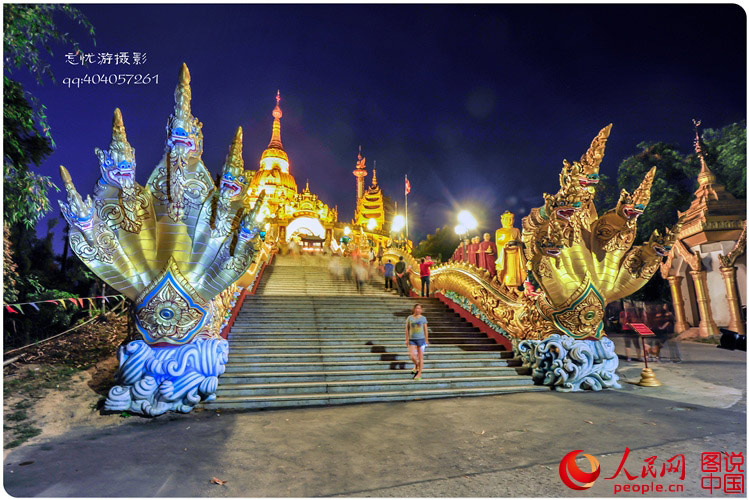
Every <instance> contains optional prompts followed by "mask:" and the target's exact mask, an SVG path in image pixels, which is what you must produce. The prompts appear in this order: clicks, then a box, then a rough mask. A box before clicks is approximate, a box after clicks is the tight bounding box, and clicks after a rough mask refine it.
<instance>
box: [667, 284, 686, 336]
mask: <svg viewBox="0 0 749 500" xmlns="http://www.w3.org/2000/svg"><path fill="white" fill-rule="evenodd" d="M666 279H668V284H669V286H670V287H671V299H672V301H673V303H674V319H675V320H676V322H675V323H674V333H681V332H683V331H684V330H687V329H689V328H690V326H691V325H690V324H689V323H687V320H686V313H685V312H684V297H683V296H682V294H681V280H683V279H684V277H683V276H669V277H668V278H666Z"/></svg>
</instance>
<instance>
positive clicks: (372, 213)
mask: <svg viewBox="0 0 749 500" xmlns="http://www.w3.org/2000/svg"><path fill="white" fill-rule="evenodd" d="M358 160H359V161H357V163H356V170H354V175H355V176H356V195H357V196H356V210H355V212H354V220H353V221H352V223H353V225H354V226H359V227H360V228H361V229H362V230H363V231H364V233H366V234H367V237H368V239H370V240H371V241H372V244H375V245H382V244H384V243H385V242H386V241H387V240H388V239H389V235H390V233H389V231H390V224H391V223H392V219H393V214H394V213H395V210H394V208H393V204H392V202H391V201H390V198H389V197H388V196H385V194H384V193H383V192H382V188H381V187H380V186H379V185H378V184H377V162H375V163H374V167H373V169H372V184H371V185H370V186H369V188H368V189H367V190H366V191H365V190H364V186H363V184H364V181H363V178H364V176H366V175H367V171H366V170H364V168H365V164H364V162H365V161H366V159H365V158H362V156H361V148H359V157H358ZM371 220H374V221H375V222H374V227H372V225H371V224H372V223H371V222H370V221H371Z"/></svg>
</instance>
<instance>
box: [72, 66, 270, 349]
mask: <svg viewBox="0 0 749 500" xmlns="http://www.w3.org/2000/svg"><path fill="white" fill-rule="evenodd" d="M174 97H175V106H174V113H173V114H172V115H171V117H170V118H169V122H168V126H167V139H166V152H165V154H164V157H163V158H162V160H161V162H159V164H158V165H157V166H156V167H155V168H154V170H153V172H152V173H151V176H150V178H149V180H148V183H147V184H146V186H140V185H138V183H137V182H135V166H136V163H135V149H134V148H132V147H131V146H130V144H129V143H128V141H127V135H126V133H125V125H124V121H123V118H122V113H121V112H120V110H119V109H116V110H115V112H114V118H113V120H112V142H111V143H110V146H109V148H108V149H107V150H101V149H96V150H95V151H96V156H97V157H98V159H99V167H100V169H101V178H100V179H99V181H98V182H97V184H96V187H95V189H94V197H93V200H92V199H91V197H87V198H86V200H85V201H84V200H83V199H82V198H81V196H80V195H79V194H78V192H77V191H76V189H75V187H74V185H73V182H72V179H71V178H70V174H69V173H68V171H67V170H66V169H65V167H62V166H61V167H60V175H61V177H62V178H63V181H64V183H65V189H66V192H67V199H68V202H67V203H62V202H61V203H60V205H61V209H62V213H63V216H64V217H65V219H66V220H67V222H68V224H69V225H70V238H69V239H70V245H71V248H72V249H73V251H74V252H75V254H76V255H78V257H80V258H81V260H83V262H84V263H85V264H86V265H87V266H88V267H90V268H91V270H93V271H94V273H96V275H97V276H99V277H100V278H101V279H103V280H104V281H105V282H106V283H107V284H108V285H110V286H111V287H113V288H115V289H117V290H119V291H120V292H121V293H123V294H124V295H125V296H127V297H128V298H129V299H131V300H133V302H134V305H135V319H136V325H137V329H138V331H139V332H140V333H141V335H142V336H143V338H144V340H145V341H146V342H147V343H149V344H155V343H167V344H176V345H180V344H186V343H190V342H191V341H192V340H193V339H195V338H199V337H215V336H217V335H218V333H219V332H218V330H217V326H216V325H217V324H218V325H219V326H220V322H218V323H217V321H216V318H215V316H216V314H217V313H218V312H220V307H219V306H220V304H219V303H218V302H215V301H214V298H216V297H219V299H217V300H219V301H225V299H226V296H225V295H222V292H224V291H225V290H226V289H227V288H229V287H231V286H232V284H233V283H234V282H235V281H237V279H238V278H240V277H241V276H242V275H243V274H244V272H245V270H246V269H247V267H248V266H249V265H250V262H251V261H252V258H253V256H254V255H255V254H256V251H257V246H258V242H259V237H258V236H257V233H258V228H257V227H256V221H255V216H256V211H255V210H249V209H245V207H244V205H243V202H244V195H245V192H246V190H247V186H248V185H249V182H250V178H251V177H250V175H249V174H247V173H246V172H245V171H244V162H243V161H242V129H241V128H239V129H237V132H236V134H235V136H234V140H233V142H232V144H231V147H230V149H229V154H228V155H227V158H226V162H225V164H224V166H223V169H222V174H221V177H220V178H219V180H218V185H216V184H214V181H213V179H212V177H211V174H210V172H209V171H208V169H207V168H206V167H205V165H204V164H203V161H202V159H201V156H202V152H203V132H202V124H201V123H200V122H199V121H198V119H197V118H195V117H193V115H192V112H191V109H190V98H191V90H190V72H189V70H188V69H187V66H186V65H184V64H183V65H182V68H181V70H180V74H179V83H178V85H177V88H176V90H175V93H174ZM261 204H262V195H261V196H259V198H258V203H257V204H256V206H257V207H258V208H259V206H260V205H261Z"/></svg>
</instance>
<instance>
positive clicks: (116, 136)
mask: <svg viewBox="0 0 749 500" xmlns="http://www.w3.org/2000/svg"><path fill="white" fill-rule="evenodd" d="M112 142H127V134H125V122H123V121H122V111H120V108H114V117H112Z"/></svg>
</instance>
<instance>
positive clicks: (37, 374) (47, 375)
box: [3, 365, 79, 399]
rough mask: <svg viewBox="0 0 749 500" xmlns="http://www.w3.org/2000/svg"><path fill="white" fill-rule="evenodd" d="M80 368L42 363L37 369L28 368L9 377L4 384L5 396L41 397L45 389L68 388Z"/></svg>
mask: <svg viewBox="0 0 749 500" xmlns="http://www.w3.org/2000/svg"><path fill="white" fill-rule="evenodd" d="M78 371H79V370H78V369H77V368H74V367H72V366H66V365H42V366H40V367H39V368H37V369H30V370H26V371H25V372H24V373H22V374H21V375H19V376H17V377H13V378H8V379H6V380H5V385H4V386H3V389H4V394H3V396H4V397H5V398H6V399H7V398H9V397H12V396H18V397H26V396H28V397H32V398H39V397H41V396H42V392H43V391H44V389H59V390H63V391H64V390H67V389H69V388H70V387H69V386H68V382H70V377H72V376H73V375H75V374H76V373H78Z"/></svg>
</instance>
